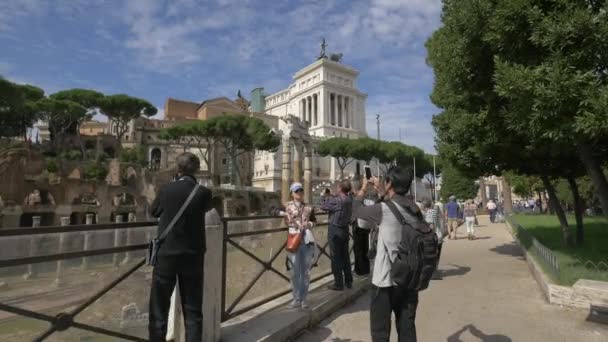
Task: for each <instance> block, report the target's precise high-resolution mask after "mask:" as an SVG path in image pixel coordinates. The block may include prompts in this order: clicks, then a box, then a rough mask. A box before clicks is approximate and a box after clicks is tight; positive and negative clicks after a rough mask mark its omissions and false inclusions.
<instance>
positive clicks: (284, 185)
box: [281, 137, 291, 204]
mask: <svg viewBox="0 0 608 342" xmlns="http://www.w3.org/2000/svg"><path fill="white" fill-rule="evenodd" d="M281 143H282V144H283V155H282V158H283V159H282V160H281V164H282V165H281V201H282V202H283V204H285V203H287V202H289V177H291V175H290V174H291V144H290V139H289V137H283V141H282V142H281Z"/></svg>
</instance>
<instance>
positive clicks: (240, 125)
mask: <svg viewBox="0 0 608 342" xmlns="http://www.w3.org/2000/svg"><path fill="white" fill-rule="evenodd" d="M206 122H207V125H209V127H208V134H209V135H210V136H211V137H212V138H213V140H214V141H215V142H216V143H217V145H218V146H221V147H223V148H224V150H225V151H226V154H227V155H228V157H229V159H230V162H231V165H232V172H231V178H232V179H231V183H232V184H235V185H237V186H241V185H242V176H241V172H240V168H239V164H238V162H237V161H238V157H239V156H241V155H243V154H245V153H249V152H253V151H255V150H259V151H276V149H277V148H278V147H279V145H280V144H281V138H280V137H279V136H278V135H277V134H276V133H275V132H274V131H273V130H272V129H271V128H270V127H268V125H266V124H265V123H264V121H262V120H260V119H257V118H254V117H251V116H244V115H239V114H232V115H222V116H218V117H215V118H211V119H209V120H207V121H206Z"/></svg>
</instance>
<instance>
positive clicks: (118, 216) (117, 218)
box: [112, 214, 123, 267]
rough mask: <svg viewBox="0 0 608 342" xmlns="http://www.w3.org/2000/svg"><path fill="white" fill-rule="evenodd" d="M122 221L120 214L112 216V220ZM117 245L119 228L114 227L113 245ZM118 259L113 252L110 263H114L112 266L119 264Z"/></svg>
mask: <svg viewBox="0 0 608 342" xmlns="http://www.w3.org/2000/svg"><path fill="white" fill-rule="evenodd" d="M122 221H123V217H122V214H118V215H116V217H115V218H114V222H116V223H122ZM118 245H120V229H114V247H118ZM118 260H119V259H118V253H114V254H113V255H112V265H114V267H118V264H119V261H118Z"/></svg>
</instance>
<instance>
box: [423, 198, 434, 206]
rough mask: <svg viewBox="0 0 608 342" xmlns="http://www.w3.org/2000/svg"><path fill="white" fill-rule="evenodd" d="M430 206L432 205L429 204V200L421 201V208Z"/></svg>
mask: <svg viewBox="0 0 608 342" xmlns="http://www.w3.org/2000/svg"><path fill="white" fill-rule="evenodd" d="M432 205H433V203H431V200H430V199H425V200H423V201H422V207H423V208H430V207H431V206H432Z"/></svg>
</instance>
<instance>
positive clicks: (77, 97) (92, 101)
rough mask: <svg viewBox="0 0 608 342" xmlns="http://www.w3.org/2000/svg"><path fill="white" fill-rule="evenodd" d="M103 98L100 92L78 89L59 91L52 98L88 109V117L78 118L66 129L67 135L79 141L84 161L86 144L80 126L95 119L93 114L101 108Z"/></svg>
mask: <svg viewBox="0 0 608 342" xmlns="http://www.w3.org/2000/svg"><path fill="white" fill-rule="evenodd" d="M103 97H104V95H103V94H102V93H100V92H97V91H94V90H89V89H78V88H75V89H68V90H63V91H59V92H57V93H54V94H52V95H51V96H50V98H52V99H55V100H59V101H72V102H75V103H78V104H80V105H81V106H82V107H84V108H86V110H87V112H86V115H84V116H81V117H78V118H76V119H75V121H73V122H70V123H67V125H68V128H67V129H66V132H67V133H70V134H74V135H75V136H76V138H77V139H78V145H79V147H80V152H81V153H82V158H83V159H84V158H85V157H86V151H85V148H84V144H83V143H82V137H81V136H80V125H82V123H83V122H84V121H86V120H90V119H91V118H92V117H93V113H94V112H95V111H96V110H97V108H98V107H99V105H100V103H101V101H102V100H103Z"/></svg>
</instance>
